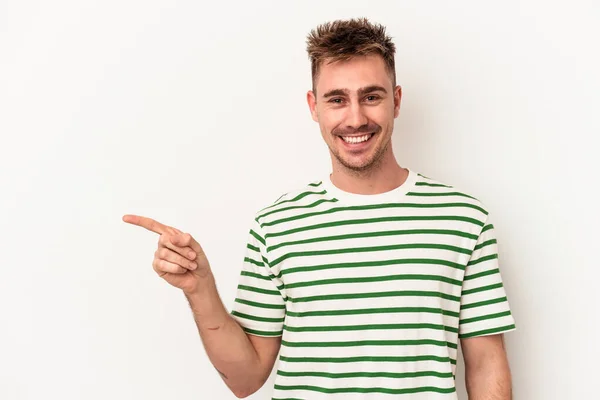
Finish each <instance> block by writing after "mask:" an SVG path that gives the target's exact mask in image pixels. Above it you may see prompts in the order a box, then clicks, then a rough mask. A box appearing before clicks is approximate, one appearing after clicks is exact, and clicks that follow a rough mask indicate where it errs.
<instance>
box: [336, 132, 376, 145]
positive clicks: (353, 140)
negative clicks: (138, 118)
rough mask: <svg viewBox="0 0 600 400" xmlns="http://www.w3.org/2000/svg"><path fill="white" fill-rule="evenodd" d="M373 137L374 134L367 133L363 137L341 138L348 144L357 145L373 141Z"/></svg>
mask: <svg viewBox="0 0 600 400" xmlns="http://www.w3.org/2000/svg"><path fill="white" fill-rule="evenodd" d="M372 136H373V133H367V134H366V135H362V136H341V138H342V140H343V141H344V142H346V143H351V144H356V143H362V142H366V141H367V140H369V139H371V137H372Z"/></svg>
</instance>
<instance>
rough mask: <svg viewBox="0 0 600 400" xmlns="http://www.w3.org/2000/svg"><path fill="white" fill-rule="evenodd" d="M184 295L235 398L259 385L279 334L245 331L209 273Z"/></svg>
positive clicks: (267, 370)
mask: <svg viewBox="0 0 600 400" xmlns="http://www.w3.org/2000/svg"><path fill="white" fill-rule="evenodd" d="M185 296H186V298H187V299H188V301H189V303H190V307H191V309H192V312H193V314H194V320H195V321H196V326H197V327H198V332H199V333H200V337H201V339H202V343H203V345H204V349H205V350H206V354H207V355H208V358H209V359H210V361H211V362H212V364H213V365H214V367H215V368H216V370H217V371H218V372H219V374H220V375H221V378H222V379H223V381H224V382H225V384H226V385H227V386H228V387H229V389H231V391H232V392H233V393H234V394H235V395H236V396H237V397H239V398H244V397H247V396H249V395H251V394H252V393H254V392H256V391H257V390H258V389H260V388H261V387H262V386H263V384H264V383H265V381H266V380H267V379H268V377H269V375H270V373H271V371H272V369H273V365H274V364H275V359H276V357H277V354H278V352H279V347H280V345H281V337H261V336H255V335H248V334H246V333H245V332H244V331H243V330H242V328H241V326H240V325H239V324H238V323H237V321H235V319H233V318H232V317H231V315H230V314H229V313H228V312H227V310H226V309H225V306H224V305H223V302H222V301H221V299H220V297H219V294H218V292H217V288H216V286H215V281H214V277H213V275H212V273H209V274H207V276H206V277H205V278H203V280H202V281H201V282H200V288H199V290H198V291H197V292H196V293H189V294H187V293H186V294H185Z"/></svg>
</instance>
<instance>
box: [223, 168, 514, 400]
mask: <svg viewBox="0 0 600 400" xmlns="http://www.w3.org/2000/svg"><path fill="white" fill-rule="evenodd" d="M231 313H232V315H233V317H234V318H235V319H236V320H237V321H238V322H239V324H240V325H241V326H242V327H243V329H244V330H245V331H246V332H247V333H249V334H253V335H259V336H282V346H281V350H280V355H279V359H278V363H277V365H276V368H277V376H276V379H275V386H274V391H273V399H323V398H326V399H344V400H346V399H350V400H351V399H381V398H395V397H399V396H400V397H402V398H410V399H428V400H431V399H456V398H457V397H456V389H455V371H456V359H457V353H458V339H459V338H460V339H462V338H469V337H474V336H480V335H489V334H495V333H501V332H507V331H510V330H513V329H515V322H514V319H513V317H512V315H511V312H510V308H509V303H508V301H507V298H506V293H505V290H504V288H503V285H502V279H501V276H500V271H499V263H498V251H497V242H496V237H495V233H494V226H493V225H492V224H491V222H490V219H489V217H488V211H487V210H486V208H485V207H484V206H483V205H482V203H481V202H480V201H479V200H477V199H475V198H474V197H472V196H469V195H467V194H465V193H463V192H460V191H457V190H456V189H455V188H453V187H452V186H448V185H444V184H442V183H440V182H438V181H435V180H432V179H430V178H427V177H425V176H423V175H421V174H418V173H416V172H415V171H413V170H410V172H409V175H408V178H407V180H406V181H405V182H404V183H403V184H402V185H400V186H399V187H398V188H396V189H394V190H391V191H389V192H385V193H381V194H375V195H361V194H352V193H348V192H344V191H342V190H340V189H339V188H337V187H336V186H334V185H333V184H332V182H331V180H330V177H329V176H326V178H325V179H323V180H322V181H315V182H312V183H310V184H308V185H307V186H306V187H304V188H302V189H301V190H297V191H294V192H290V193H287V194H286V195H284V196H282V197H281V198H280V199H278V200H277V201H275V202H274V204H272V205H271V206H269V207H267V208H265V209H263V210H261V211H259V212H258V213H257V215H256V219H255V220H254V222H253V226H252V227H251V229H250V232H249V235H248V245H247V249H246V257H245V259H244V263H243V268H242V272H241V276H240V284H239V286H238V291H237V296H236V300H235V303H234V307H233V310H232V312H231Z"/></svg>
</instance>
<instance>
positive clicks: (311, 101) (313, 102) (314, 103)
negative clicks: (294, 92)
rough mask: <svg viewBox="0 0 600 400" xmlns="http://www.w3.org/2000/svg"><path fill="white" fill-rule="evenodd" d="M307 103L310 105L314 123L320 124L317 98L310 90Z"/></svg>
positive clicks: (307, 94)
mask: <svg viewBox="0 0 600 400" xmlns="http://www.w3.org/2000/svg"><path fill="white" fill-rule="evenodd" d="M306 102H307V103H308V108H309V109H310V114H311V116H312V119H313V121H315V122H319V115H318V114H317V98H316V96H315V93H314V92H313V91H312V90H309V91H308V93H306Z"/></svg>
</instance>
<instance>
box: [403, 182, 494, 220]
mask: <svg viewBox="0 0 600 400" xmlns="http://www.w3.org/2000/svg"><path fill="white" fill-rule="evenodd" d="M411 195H413V196H415V197H416V198H420V199H423V201H426V200H425V199H430V200H431V201H435V202H442V201H443V202H444V203H449V204H453V203H457V204H461V205H466V206H469V207H471V208H474V209H476V210H478V211H480V212H481V214H482V216H483V217H484V219H486V218H487V215H488V214H489V211H488V207H487V206H486V205H485V203H484V201H482V200H481V199H480V198H479V196H478V195H476V194H474V193H472V192H469V191H466V190H463V188H461V187H458V186H456V185H454V184H452V183H450V182H446V181H440V180H437V179H435V178H433V177H429V176H426V175H423V174H421V173H417V178H416V182H415V186H414V189H413V190H412V192H411ZM433 199H437V200H433Z"/></svg>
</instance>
